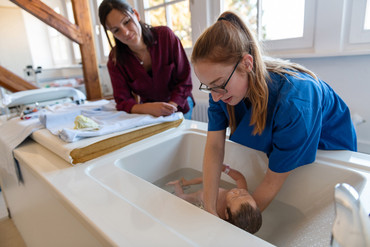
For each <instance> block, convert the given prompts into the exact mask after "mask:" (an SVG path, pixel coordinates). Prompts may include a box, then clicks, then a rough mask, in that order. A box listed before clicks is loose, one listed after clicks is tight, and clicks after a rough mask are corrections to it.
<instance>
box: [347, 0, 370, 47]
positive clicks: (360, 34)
mask: <svg viewBox="0 0 370 247" xmlns="http://www.w3.org/2000/svg"><path fill="white" fill-rule="evenodd" d="M367 4H370V1H369V0H355V1H352V8H351V24H350V32H349V43H350V44H364V43H370V29H365V28H364V24H365V17H366V5H367Z"/></svg>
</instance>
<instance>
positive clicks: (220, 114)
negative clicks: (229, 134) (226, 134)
mask: <svg viewBox="0 0 370 247" xmlns="http://www.w3.org/2000/svg"><path fill="white" fill-rule="evenodd" d="M221 104H224V103H223V102H220V101H219V102H214V101H213V99H212V96H211V94H209V107H208V131H217V130H224V129H226V128H227V127H228V126H229V120H228V117H227V114H226V112H225V108H226V107H225V106H224V108H223V107H222V105H221Z"/></svg>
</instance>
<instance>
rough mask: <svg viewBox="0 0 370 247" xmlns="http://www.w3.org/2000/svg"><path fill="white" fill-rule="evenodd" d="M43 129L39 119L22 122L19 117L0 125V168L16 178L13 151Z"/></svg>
mask: <svg viewBox="0 0 370 247" xmlns="http://www.w3.org/2000/svg"><path fill="white" fill-rule="evenodd" d="M42 128H44V126H43V125H42V124H41V123H40V122H39V120H38V119H37V118H34V119H29V120H21V119H20V118H19V117H17V118H13V119H11V120H9V121H7V122H4V123H3V124H2V125H0V157H1V158H0V168H1V169H5V170H6V171H7V172H8V173H10V174H12V175H14V176H15V177H16V170H15V163H14V157H13V150H14V149H15V148H16V147H17V146H18V145H19V144H21V143H22V142H23V141H24V140H25V139H26V138H27V137H28V136H29V135H31V134H32V132H34V131H36V130H38V129H42Z"/></svg>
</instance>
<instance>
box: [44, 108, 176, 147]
mask: <svg viewBox="0 0 370 247" xmlns="http://www.w3.org/2000/svg"><path fill="white" fill-rule="evenodd" d="M113 104H114V103H112V102H110V103H108V104H107V103H106V102H105V103H104V104H102V105H98V104H96V105H95V106H88V107H86V106H83V105H82V106H79V107H70V108H64V109H62V110H61V111H58V112H49V111H43V112H41V114H40V122H41V123H42V124H43V125H44V126H45V128H47V129H48V130H49V131H50V132H51V133H52V134H53V135H57V136H59V137H60V139H62V140H63V141H65V142H75V141H78V140H81V139H82V138H86V137H95V136H101V135H106V134H110V133H114V132H119V131H124V130H128V129H132V128H135V127H140V126H145V125H150V124H155V123H163V122H172V121H176V120H178V119H181V118H183V115H182V113H181V112H180V113H174V114H172V115H170V116H166V117H153V116H151V115H149V114H129V113H126V112H124V111H117V110H115V105H113ZM78 115H83V116H86V117H89V118H91V119H92V120H94V121H95V122H97V123H98V124H99V126H100V128H99V130H82V129H74V120H75V118H76V117H77V116H78Z"/></svg>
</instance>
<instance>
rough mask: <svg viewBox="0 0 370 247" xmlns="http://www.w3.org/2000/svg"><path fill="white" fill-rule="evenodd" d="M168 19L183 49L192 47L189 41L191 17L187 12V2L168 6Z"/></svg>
mask: <svg viewBox="0 0 370 247" xmlns="http://www.w3.org/2000/svg"><path fill="white" fill-rule="evenodd" d="M169 10H170V11H169V14H170V17H169V18H168V19H169V20H168V21H169V22H170V23H169V24H170V27H171V29H172V30H173V31H174V33H175V34H176V36H177V37H179V39H180V40H181V43H182V45H183V47H184V48H189V47H191V46H192V39H191V15H190V11H189V1H182V2H179V3H176V4H171V5H170V6H169Z"/></svg>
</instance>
